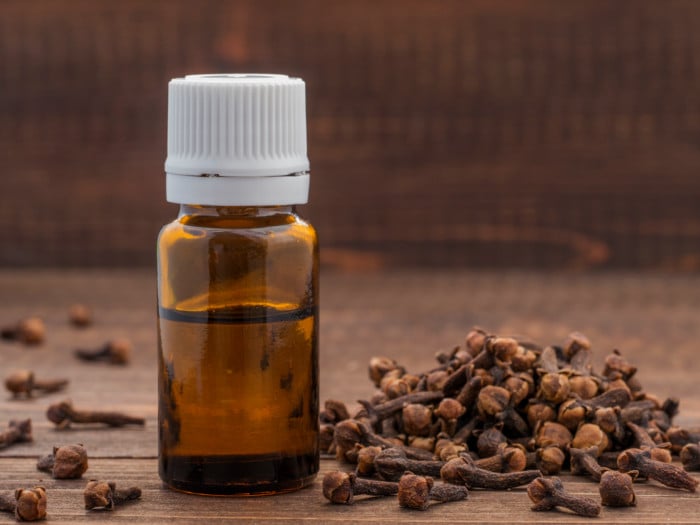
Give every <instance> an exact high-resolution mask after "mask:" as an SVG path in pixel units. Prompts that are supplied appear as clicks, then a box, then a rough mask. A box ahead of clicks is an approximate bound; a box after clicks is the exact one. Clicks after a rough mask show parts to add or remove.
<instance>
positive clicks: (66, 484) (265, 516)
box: [0, 458, 700, 523]
mask: <svg viewBox="0 0 700 525" xmlns="http://www.w3.org/2000/svg"><path fill="white" fill-rule="evenodd" d="M0 465H2V468H1V469H0V490H12V489H14V488H16V487H19V486H30V485H33V484H35V483H41V484H43V485H44V486H45V487H46V489H47V494H48V501H49V504H48V515H49V519H50V520H51V521H52V522H58V521H63V522H71V523H101V522H103V521H104V520H105V519H109V520H110V521H117V522H123V523H165V522H173V521H174V522H179V523H195V522H196V523H223V522H227V521H237V522H243V523H264V522H286V523H293V522H299V521H308V522H317V523H331V522H332V523H337V522H343V523H376V522H380V521H381V522H385V523H399V522H401V523H430V522H438V523H480V522H499V523H515V522H527V523H545V522H557V523H573V522H581V521H582V520H581V518H577V517H576V516H572V515H570V514H568V513H565V512H552V513H534V512H531V511H530V510H529V509H530V506H531V502H530V500H529V498H528V497H527V494H526V493H525V490H524V489H514V490H510V491H503V492H496V491H482V490H473V491H471V492H470V494H469V498H468V499H467V500H466V501H464V502H457V503H450V504H443V505H437V504H436V505H433V506H431V508H430V509H429V510H428V512H419V511H409V510H405V509H401V508H399V506H398V503H397V501H396V499H395V498H393V497H389V498H366V497H365V498H358V500H357V502H356V503H355V504H354V505H352V506H343V505H332V504H330V503H328V502H327V501H326V500H325V499H324V498H323V496H322V493H321V486H320V485H321V479H322V475H323V474H324V473H325V472H328V471H330V470H335V469H337V468H338V465H337V464H336V462H335V460H323V461H322V462H321V475H320V476H319V477H318V478H317V480H316V481H315V483H314V484H313V486H312V487H310V488H307V489H304V490H300V491H298V492H294V493H291V494H283V495H280V496H276V497H274V498H266V497H261V498H221V497H219V498H212V497H203V496H192V495H185V494H182V493H178V492H173V491H170V490H168V489H166V488H164V487H162V485H161V482H160V480H159V479H158V476H157V466H156V461H155V460H152V459H118V460H116V459H97V460H92V461H91V462H90V468H89V470H88V472H87V473H86V475H85V479H83V480H52V479H46V478H43V477H42V476H41V475H40V474H41V473H38V472H37V471H36V470H35V469H34V463H33V461H31V460H30V459H14V458H3V459H2V460H0ZM345 468H347V467H345ZM93 478H97V479H102V480H107V479H108V480H111V481H115V482H116V483H117V486H130V485H138V486H139V487H141V488H142V490H143V496H142V500H141V501H138V502H134V503H130V504H127V505H125V506H123V507H118V508H117V509H116V510H115V511H113V512H111V513H105V512H100V511H92V512H88V511H85V510H84V508H83V499H82V491H83V488H84V486H85V483H86V479H93ZM562 478H563V480H564V484H565V486H566V488H567V490H569V491H571V492H572V493H574V494H578V495H585V496H589V497H592V498H595V499H598V493H597V491H598V489H597V484H595V483H594V482H592V481H590V480H588V479H586V478H579V477H573V476H570V475H564V476H562ZM635 492H636V494H637V507H636V508H626V509H611V508H605V507H604V508H603V510H602V513H601V516H600V518H599V519H598V520H596V523H599V522H604V523H605V522H615V523H649V522H665V521H668V519H669V518H671V519H672V521H673V522H674V523H693V522H697V516H698V513H700V498H698V497H697V495H695V494H689V493H685V492H680V491H676V490H670V489H666V488H663V487H660V486H659V485H657V484H655V483H653V482H647V483H637V484H636V485H635ZM3 520H4V521H6V522H10V521H11V520H10V519H9V518H7V517H4V515H0V522H3Z"/></svg>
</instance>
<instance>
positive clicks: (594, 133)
mask: <svg viewBox="0 0 700 525" xmlns="http://www.w3.org/2000/svg"><path fill="white" fill-rule="evenodd" d="M698 28H700V2H697V1H693V0H686V1H681V0H666V1H657V0H630V1H623V0H611V1H598V0H586V1H585V2H562V1H560V0H546V1H545V0H540V1H537V0H532V1H523V0H483V1H465V0H440V1H430V0H394V1H390V0H353V1H333V0H296V1H294V2H288V1H277V2H275V1H271V0H240V1H219V0H202V1H191V2H187V1H173V0H168V1H166V0H151V1H135V0H120V1H119V2H110V1H106V0H104V1H101V0H70V1H69V0H65V1H58V0H32V1H26V0H2V1H0V163H1V164H2V175H1V176H0V226H1V227H0V265H4V266H46V265H60V266H68V265H73V266H75V265H88V266H95V265H109V266H115V265H116V266H118V265H152V264H153V262H154V254H153V251H154V238H155V236H156V234H157V231H158V229H159V227H160V225H162V224H163V223H165V222H167V221H169V220H171V219H172V218H173V217H174V215H175V213H176V210H177V208H176V207H174V206H173V205H168V204H165V202H164V176H163V161H164V156H165V119H166V85H167V81H168V80H169V79H170V78H171V77H175V76H181V75H183V74H187V73H204V72H221V71H225V72H242V71H252V72H262V71H266V72H283V73H288V74H292V75H295V76H301V77H302V78H304V79H305V80H306V82H307V100H308V102H307V104H308V111H309V145H310V146H309V147H310V151H309V155H310V158H311V162H312V190H311V204H310V205H308V206H307V207H305V208H303V209H302V210H301V211H302V213H303V214H304V215H305V216H307V217H308V218H310V219H311V220H312V222H313V223H314V224H315V225H316V226H317V228H318V230H319V232H320V235H321V239H322V243H323V244H322V246H323V258H324V261H325V262H326V263H327V264H330V265H340V266H344V267H363V268H367V267H373V266H375V265H381V264H386V265H392V264H396V265H433V266H441V265H447V266H476V267H504V266H505V267H511V266H525V267H548V268H549V267H567V268H569V267H577V268H579V267H584V268H596V267H614V268H624V267H634V268H639V267H643V268H649V267H652V268H667V269H675V270H690V271H694V270H698V269H700V30H699V29H698Z"/></svg>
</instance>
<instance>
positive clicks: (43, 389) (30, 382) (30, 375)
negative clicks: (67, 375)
mask: <svg viewBox="0 0 700 525" xmlns="http://www.w3.org/2000/svg"><path fill="white" fill-rule="evenodd" d="M68 382H69V381H68V380H67V379H41V380H40V379H36V378H35V377H34V372H32V371H31V370H17V371H16V372H13V373H11V374H10V375H8V376H7V377H6V378H5V388H7V389H8V390H9V391H10V392H12V395H13V396H14V397H19V396H21V395H24V396H26V397H32V395H33V394H34V392H35V391H38V392H39V393H43V394H49V393H53V392H58V391H60V390H63V389H64V388H65V387H66V386H67V385H68Z"/></svg>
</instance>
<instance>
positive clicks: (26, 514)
mask: <svg viewBox="0 0 700 525" xmlns="http://www.w3.org/2000/svg"><path fill="white" fill-rule="evenodd" d="M0 511H3V512H12V513H14V515H15V518H16V519H17V521H38V520H43V519H44V518H46V489H45V488H44V487H38V486H37V487H34V488H32V489H16V490H15V491H14V492H13V493H10V494H3V493H0Z"/></svg>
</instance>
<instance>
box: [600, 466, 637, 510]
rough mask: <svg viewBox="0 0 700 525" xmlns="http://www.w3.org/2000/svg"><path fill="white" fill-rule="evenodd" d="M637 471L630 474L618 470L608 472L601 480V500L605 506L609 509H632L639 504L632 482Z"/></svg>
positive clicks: (604, 473)
mask: <svg viewBox="0 0 700 525" xmlns="http://www.w3.org/2000/svg"><path fill="white" fill-rule="evenodd" d="M636 475H637V471H636V470H633V471H630V472H628V473H622V472H618V471H617V470H606V471H605V472H603V474H602V476H601V478H600V486H599V487H598V490H599V491H600V499H601V502H602V503H603V505H606V506H609V507H631V506H633V505H636V504H637V497H636V496H635V494H634V488H633V486H632V481H633V479H634V478H635V477H636Z"/></svg>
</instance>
